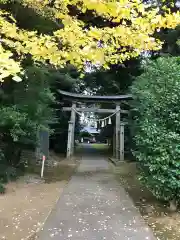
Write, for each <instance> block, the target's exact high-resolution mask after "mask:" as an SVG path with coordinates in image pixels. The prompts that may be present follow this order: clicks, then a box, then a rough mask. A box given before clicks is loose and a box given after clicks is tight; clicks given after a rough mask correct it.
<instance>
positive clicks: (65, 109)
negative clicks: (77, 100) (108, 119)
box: [62, 107, 129, 113]
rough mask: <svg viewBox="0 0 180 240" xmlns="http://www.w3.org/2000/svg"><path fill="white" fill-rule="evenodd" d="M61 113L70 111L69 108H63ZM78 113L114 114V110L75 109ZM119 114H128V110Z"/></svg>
mask: <svg viewBox="0 0 180 240" xmlns="http://www.w3.org/2000/svg"><path fill="white" fill-rule="evenodd" d="M62 110H63V111H66V112H67V111H71V107H63V108H62ZM76 111H78V112H96V113H114V112H115V111H116V110H115V109H103V108H101V109H99V108H76ZM121 113H129V111H128V110H121Z"/></svg>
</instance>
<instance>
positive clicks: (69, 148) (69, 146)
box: [67, 103, 76, 158]
mask: <svg viewBox="0 0 180 240" xmlns="http://www.w3.org/2000/svg"><path fill="white" fill-rule="evenodd" d="M75 107H76V104H75V103H73V104H72V108H71V120H70V121H69V128H68V142H67V158H70V157H71V156H72V154H73V151H74V128H75V118H76V113H75V111H74V110H73V108H75Z"/></svg>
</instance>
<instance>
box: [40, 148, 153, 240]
mask: <svg viewBox="0 0 180 240" xmlns="http://www.w3.org/2000/svg"><path fill="white" fill-rule="evenodd" d="M88 148H89V153H88V154H87V155H84V156H83V158H82V162H81V164H80V166H79V168H78V171H77V173H76V174H75V175H74V176H73V177H72V179H71V181H70V182H69V184H68V186H67V188H66V189H65V191H64V194H63V195H62V196H61V198H60V199H59V201H58V203H57V205H56V207H55V208H54V210H53V211H52V213H51V214H50V216H49V218H48V220H47V222H46V223H45V225H44V228H43V230H42V231H41V232H40V233H39V238H38V239H40V240H50V239H54V240H155V237H154V236H153V234H152V232H151V230H150V229H149V228H148V227H147V226H146V225H145V223H144V221H143V219H142V217H141V216H140V214H139V212H138V211H137V210H136V208H135V207H134V205H133V203H132V201H131V200H130V198H129V196H128V195H127V194H126V192H125V190H124V189H123V188H122V187H121V186H120V185H119V183H118V182H116V180H115V179H114V176H113V174H111V173H110V172H109V165H108V162H107V161H106V160H105V159H104V157H102V156H98V155H96V154H94V152H93V149H92V148H91V147H90V146H89V147H88Z"/></svg>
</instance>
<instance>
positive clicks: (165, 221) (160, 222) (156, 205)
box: [112, 163, 180, 240]
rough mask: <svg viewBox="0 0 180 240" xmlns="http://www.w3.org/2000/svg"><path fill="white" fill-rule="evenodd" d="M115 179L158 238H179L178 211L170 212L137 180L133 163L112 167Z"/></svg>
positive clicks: (161, 239)
mask: <svg viewBox="0 0 180 240" xmlns="http://www.w3.org/2000/svg"><path fill="white" fill-rule="evenodd" d="M112 169H113V171H114V173H115V175H116V179H117V180H118V181H119V182H120V183H121V184H122V185H123V187H124V188H125V189H126V191H127V192H128V193H129V195H130V197H131V198H132V199H133V201H134V203H135V205H136V206H137V208H138V209H139V211H140V212H141V215H142V216H143V217H144V219H145V221H146V222H147V224H148V225H149V226H150V227H151V228H152V229H153V231H154V234H155V236H156V237H157V239H158V240H179V239H180V211H177V212H174V213H172V212H170V210H169V209H168V207H167V206H166V205H165V204H163V203H161V202H159V201H158V200H156V199H155V197H154V196H152V194H151V193H150V192H149V191H148V190H147V189H146V188H145V187H144V186H142V184H141V183H140V182H139V180H138V171H137V168H136V164H135V163H122V164H121V166H118V167H112Z"/></svg>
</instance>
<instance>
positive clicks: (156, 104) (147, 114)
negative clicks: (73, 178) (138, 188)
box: [131, 58, 180, 202]
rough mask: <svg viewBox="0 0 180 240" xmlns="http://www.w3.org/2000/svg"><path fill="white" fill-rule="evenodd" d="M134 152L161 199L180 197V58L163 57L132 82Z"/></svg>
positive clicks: (149, 65)
mask: <svg viewBox="0 0 180 240" xmlns="http://www.w3.org/2000/svg"><path fill="white" fill-rule="evenodd" d="M131 90H132V94H133V96H134V100H133V102H132V107H133V109H134V110H135V111H134V113H135V114H134V123H135V124H134V135H135V136H134V140H135V144H136V149H134V154H135V156H136V158H137V160H138V162H139V167H140V172H141V177H140V179H141V180H142V181H143V182H144V183H145V184H146V186H147V187H148V188H149V189H150V190H151V191H152V193H153V194H154V195H155V196H156V197H157V198H159V199H162V200H166V201H169V202H172V201H174V202H177V201H178V200H179V199H180V59H179V58H159V59H158V60H156V61H150V62H148V64H147V65H146V66H145V69H144V73H143V74H142V75H141V76H140V77H137V78H136V81H135V82H134V83H133V86H132V89H131Z"/></svg>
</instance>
